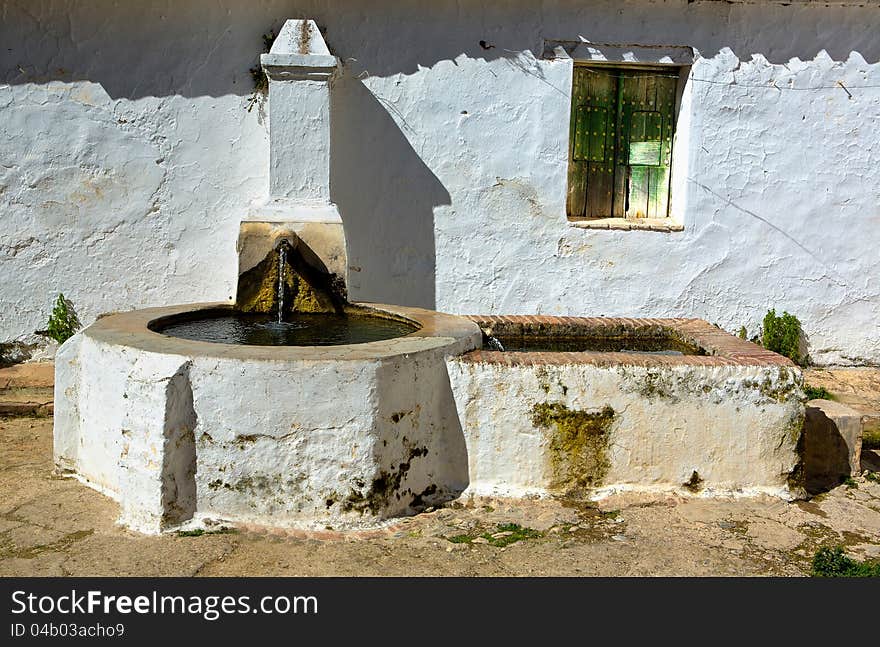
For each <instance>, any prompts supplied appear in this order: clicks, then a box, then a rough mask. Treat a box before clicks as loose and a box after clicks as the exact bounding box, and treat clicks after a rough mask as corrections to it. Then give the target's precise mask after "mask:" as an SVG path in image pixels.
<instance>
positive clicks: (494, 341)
mask: <svg viewBox="0 0 880 647" xmlns="http://www.w3.org/2000/svg"><path fill="white" fill-rule="evenodd" d="M486 346H487V347H488V348H489V350H499V351H501V352H502V353H503V352H504V345H503V344H502V343H501V340H500V339H498V338H497V337H493V336H492V335H486Z"/></svg>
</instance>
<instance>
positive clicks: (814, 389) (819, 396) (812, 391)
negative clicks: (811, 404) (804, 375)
mask: <svg viewBox="0 0 880 647" xmlns="http://www.w3.org/2000/svg"><path fill="white" fill-rule="evenodd" d="M804 394H805V395H806V396H807V400H833V399H834V396H833V395H832V394H831V392H830V391H829V390H828V389H826V388H825V387H824V386H810V385H809V384H805V385H804Z"/></svg>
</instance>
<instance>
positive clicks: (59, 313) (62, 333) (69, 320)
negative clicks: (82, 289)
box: [45, 294, 81, 344]
mask: <svg viewBox="0 0 880 647" xmlns="http://www.w3.org/2000/svg"><path fill="white" fill-rule="evenodd" d="M80 327H81V324H80V322H79V317H77V316H76V310H74V309H73V304H72V303H71V302H70V300H68V299H67V298H66V297H65V296H64V295H63V294H59V295H58V298H57V299H56V300H55V307H53V308H52V314H51V315H50V316H49V322H48V324H47V325H46V331H45V334H46V335H47V336H48V337H51V338H52V339H54V340H55V341H57V342H58V343H59V344H63V343H64V342H66V341H67V340H68V339H70V338H71V337H73V335H74V334H76V331H77V330H79V329H80Z"/></svg>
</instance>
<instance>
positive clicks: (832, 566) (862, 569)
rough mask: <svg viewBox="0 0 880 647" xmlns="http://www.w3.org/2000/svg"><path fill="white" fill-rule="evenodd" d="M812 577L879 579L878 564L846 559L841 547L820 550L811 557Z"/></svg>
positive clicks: (879, 566) (879, 564)
mask: <svg viewBox="0 0 880 647" xmlns="http://www.w3.org/2000/svg"><path fill="white" fill-rule="evenodd" d="M810 574H811V575H812V576H813V577H880V562H872V561H865V562H859V561H857V560H855V559H852V558H850V557H847V556H846V555H844V553H843V548H842V547H841V546H836V547H834V548H827V547H826V548H820V549H819V550H818V551H817V552H816V555H815V556H814V557H813V569H812V571H811V573H810Z"/></svg>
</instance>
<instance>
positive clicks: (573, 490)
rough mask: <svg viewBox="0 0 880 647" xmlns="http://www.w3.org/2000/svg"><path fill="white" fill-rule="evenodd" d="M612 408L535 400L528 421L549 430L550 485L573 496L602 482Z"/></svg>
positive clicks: (606, 471)
mask: <svg viewBox="0 0 880 647" xmlns="http://www.w3.org/2000/svg"><path fill="white" fill-rule="evenodd" d="M614 415H615V414H614V409H612V408H611V407H609V406H606V407H604V408H603V409H601V410H599V411H578V410H576V409H569V408H568V407H567V406H565V405H564V404H562V403H561V402H539V403H538V404H536V405H535V406H534V407H533V408H532V424H534V425H535V427H539V428H543V429H546V430H548V431H549V432H550V438H549V440H550V443H549V453H550V468H551V483H550V487H551V489H553V490H556V491H558V492H559V493H560V494H565V495H568V496H577V495H580V494H583V493H585V492H586V491H587V490H589V489H591V488H595V487H597V486H599V485H601V484H602V480H603V479H604V477H605V475H606V474H607V473H608V470H609V468H610V467H611V463H610V461H609V460H608V456H607V451H608V441H609V430H610V428H611V424H612V422H613V421H614Z"/></svg>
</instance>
